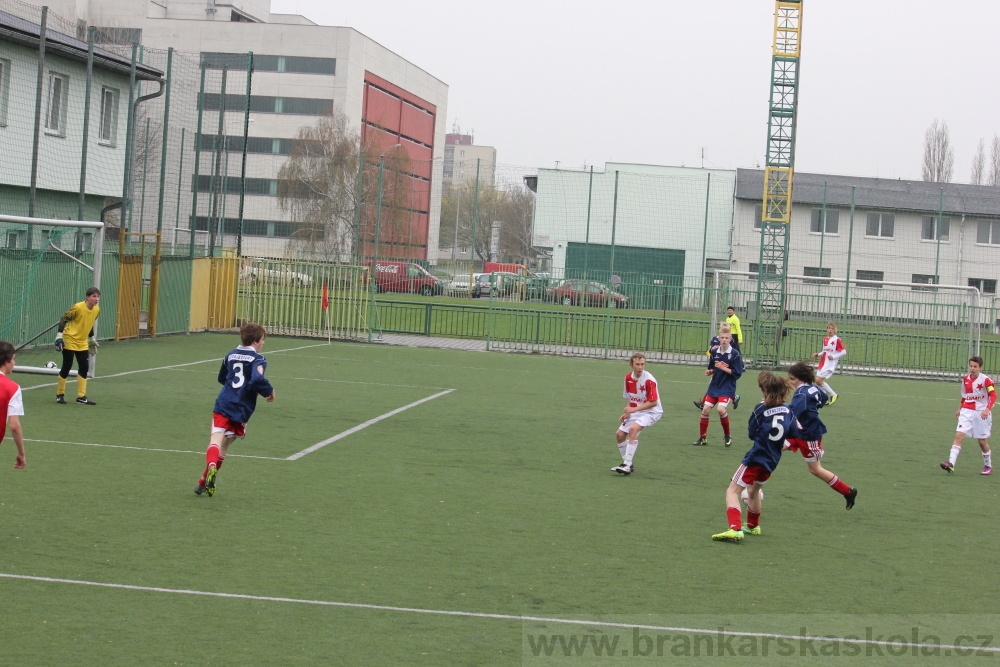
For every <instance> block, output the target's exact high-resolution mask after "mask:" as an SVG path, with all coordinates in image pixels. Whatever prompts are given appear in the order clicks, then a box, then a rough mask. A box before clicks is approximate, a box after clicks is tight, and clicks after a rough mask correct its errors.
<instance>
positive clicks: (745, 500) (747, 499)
mask: <svg viewBox="0 0 1000 667" xmlns="http://www.w3.org/2000/svg"><path fill="white" fill-rule="evenodd" d="M757 495H758V497H759V498H760V499H761V500H764V489H761V490H760V493H758V494H757ZM740 500H742V501H743V504H744V505H746V504H748V503H749V502H750V491H748V490H747V489H743V493H741V494H740Z"/></svg>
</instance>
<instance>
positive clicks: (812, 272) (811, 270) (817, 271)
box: [802, 219, 832, 285]
mask: <svg viewBox="0 0 1000 667" xmlns="http://www.w3.org/2000/svg"><path fill="white" fill-rule="evenodd" d="M827 222H829V219H828V220H827ZM802 275H804V276H812V277H816V278H829V277H830V276H831V275H832V274H831V272H830V269H828V268H827V267H825V266H824V267H823V268H820V267H818V266H805V267H803V268H802ZM805 282H807V283H810V284H812V285H829V284H830V281H829V280H806V281H805Z"/></svg>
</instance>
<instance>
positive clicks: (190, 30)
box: [33, 0, 448, 261]
mask: <svg viewBox="0 0 1000 667" xmlns="http://www.w3.org/2000/svg"><path fill="white" fill-rule="evenodd" d="M33 4H36V5H42V4H45V5H48V6H49V7H50V9H51V10H52V11H54V12H57V13H59V14H62V15H63V16H66V17H69V18H73V19H76V20H80V21H85V22H86V23H87V24H89V25H94V26H98V28H99V29H105V30H104V31H103V32H102V31H101V30H99V32H100V33H101V34H112V33H114V34H116V35H118V36H123V35H124V36H125V37H129V36H132V37H135V38H137V39H139V40H141V43H142V44H143V45H144V46H146V47H149V48H156V49H167V48H169V47H173V48H174V49H176V50H178V51H184V52H198V53H202V54H213V55H212V57H211V59H210V60H209V62H213V63H218V62H221V61H222V60H224V59H225V56H226V55H227V54H245V53H247V52H248V51H252V52H253V54H254V69H255V73H254V78H253V88H252V93H251V119H252V121H253V122H252V123H251V124H250V129H249V135H250V137H251V138H253V139H254V140H256V141H255V144H256V145H258V146H259V145H273V146H275V147H277V154H275V153H274V152H271V153H270V154H266V155H264V154H260V153H252V154H251V155H250V156H249V158H248V163H247V176H248V177H249V178H252V179H257V180H255V181H253V184H254V188H253V194H250V191H249V190H248V195H247V204H246V210H247V212H246V214H245V216H244V217H245V218H250V217H253V218H254V223H255V224H253V225H251V226H248V229H249V230H250V231H248V232H245V234H251V235H252V234H254V233H258V234H261V235H262V238H259V239H257V240H256V243H254V244H252V247H253V248H255V250H254V253H256V254H271V255H280V254H281V253H282V251H283V248H284V242H285V241H286V240H287V239H286V238H282V237H281V236H271V238H267V237H268V236H269V235H273V234H275V230H276V229H277V230H286V232H288V231H290V232H294V226H295V221H291V220H289V217H288V214H287V213H286V212H283V211H281V210H280V209H279V207H278V205H277V198H276V197H275V196H274V194H273V193H274V192H275V190H276V188H275V187H274V186H275V184H274V183H269V182H267V181H268V179H271V180H273V179H275V176H276V170H277V168H278V167H279V166H280V164H281V163H282V162H283V160H282V159H281V157H280V156H281V152H282V151H284V152H285V154H286V155H287V146H289V145H290V141H289V140H291V139H294V138H295V137H296V136H297V134H298V131H299V128H301V127H303V126H308V125H312V124H314V123H315V122H316V121H317V119H318V118H319V117H321V116H323V115H326V114H328V113H329V112H330V110H331V109H332V108H333V107H336V108H338V109H341V110H343V111H344V113H345V114H346V116H347V118H348V120H349V122H350V123H351V125H352V126H353V127H354V128H355V129H360V131H361V132H362V134H364V135H367V136H369V138H372V139H373V140H374V141H375V142H376V143H377V144H378V145H379V146H382V147H383V148H384V149H386V150H388V149H390V148H392V147H394V146H396V145H397V144H398V145H400V146H402V147H403V149H405V151H406V153H407V155H408V156H409V158H410V160H411V164H412V165H413V169H412V174H411V176H412V180H413V187H412V192H413V197H412V200H411V212H412V214H411V215H410V221H409V223H408V225H409V230H408V231H407V233H406V236H407V239H408V241H407V245H408V247H407V248H406V249H405V250H400V252H405V253H406V254H408V255H409V256H411V257H415V258H423V259H428V260H432V261H433V260H435V259H436V252H437V247H438V221H439V218H440V198H441V169H442V159H443V155H444V137H445V118H446V105H447V96H448V87H447V85H446V84H444V83H443V82H442V81H440V80H439V79H437V78H436V77H434V76H432V75H431V74H429V73H428V72H426V71H425V70H423V69H421V68H420V67H418V66H417V65H415V64H413V63H410V62H408V61H407V60H406V59H404V58H403V57H402V56H400V55H398V54H396V53H394V52H393V51H390V50H389V49H388V48H386V47H384V46H382V45H381V44H378V43H377V42H375V41H373V40H371V39H369V38H368V37H366V36H364V35H362V34H361V33H359V32H358V31H356V30H354V29H352V28H347V27H331V26H320V25H316V24H315V23H313V22H312V21H310V20H308V19H306V18H305V17H302V16H297V15H289V14H272V13H271V11H270V0H234V1H232V2H229V3H218V2H215V0H207V2H206V1H205V0H52V1H50V0H34V2H33ZM130 30H134V31H135V32H133V33H130V32H129V31H130ZM237 80H239V79H238V77H237ZM242 92H243V90H242V89H241V86H239V85H237V86H236V90H232V89H227V93H229V94H230V95H239V94H242ZM209 103H210V101H208V102H207V103H206V109H208V108H210V104H209ZM216 108H217V107H216ZM226 115H227V118H226V124H227V125H230V124H232V125H233V127H232V128H230V129H229V130H228V132H229V134H230V135H232V134H233V133H234V130H236V128H237V126H238V125H239V126H240V127H239V128H238V131H241V130H242V127H241V123H240V122H239V121H238V119H237V118H236V117H235V116H234V117H233V118H232V119H230V118H229V114H226ZM240 115H241V114H240ZM206 124H209V123H206ZM216 132H217V130H216V129H215V128H214V127H213V128H209V127H206V128H204V129H203V130H202V134H203V136H204V135H206V134H215V133H216ZM269 139H270V140H271V142H270V144H268V141H267V140H269ZM203 150H204V148H203ZM206 155H207V154H206ZM276 155H277V159H276ZM203 173H204V172H203ZM199 187H201V186H199ZM235 210H236V207H235V205H232V204H228V203H227V213H226V215H227V217H229V216H230V213H228V211H235ZM185 222H187V221H185ZM193 222H194V223H195V225H196V226H198V225H199V224H200V221H193ZM289 223H291V224H289ZM179 226H181V227H183V226H186V225H185V224H184V223H181V224H179ZM251 240H252V239H246V241H247V244H248V245H249V242H250V241H251ZM361 242H362V244H363V247H364V244H365V239H362V240H361Z"/></svg>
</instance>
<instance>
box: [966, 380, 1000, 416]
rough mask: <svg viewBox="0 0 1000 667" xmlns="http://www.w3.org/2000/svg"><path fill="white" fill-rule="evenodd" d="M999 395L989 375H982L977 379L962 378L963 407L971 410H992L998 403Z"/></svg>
mask: <svg viewBox="0 0 1000 667" xmlns="http://www.w3.org/2000/svg"><path fill="white" fill-rule="evenodd" d="M996 400H997V393H996V390H995V389H994V388H993V380H991V379H990V376H989V375H986V374H985V373H980V374H979V375H978V376H977V377H976V378H975V379H973V377H972V375H964V376H962V407H963V408H968V409H970V410H979V411H980V412H981V411H983V410H985V409H986V408H992V407H993V404H994V403H996Z"/></svg>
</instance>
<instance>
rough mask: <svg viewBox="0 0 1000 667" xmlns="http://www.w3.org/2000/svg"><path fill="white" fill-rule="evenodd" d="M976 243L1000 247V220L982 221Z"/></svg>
mask: <svg viewBox="0 0 1000 667" xmlns="http://www.w3.org/2000/svg"><path fill="white" fill-rule="evenodd" d="M976 243H983V244H988V245H1000V220H980V221H979V231H977V232H976Z"/></svg>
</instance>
